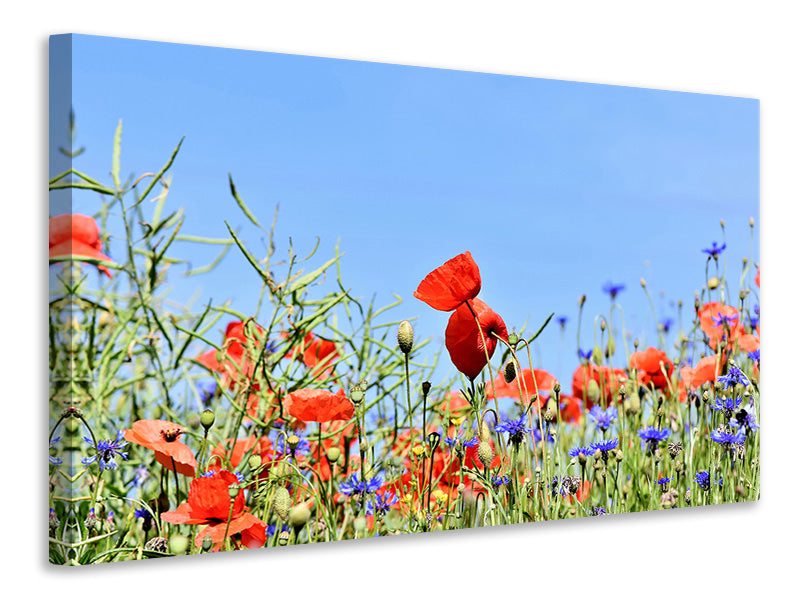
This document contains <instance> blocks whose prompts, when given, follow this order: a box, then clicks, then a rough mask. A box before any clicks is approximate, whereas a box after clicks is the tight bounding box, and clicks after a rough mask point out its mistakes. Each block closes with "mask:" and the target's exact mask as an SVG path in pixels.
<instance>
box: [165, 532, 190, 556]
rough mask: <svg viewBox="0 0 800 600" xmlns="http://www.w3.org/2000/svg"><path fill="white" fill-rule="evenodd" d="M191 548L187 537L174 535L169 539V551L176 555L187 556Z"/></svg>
mask: <svg viewBox="0 0 800 600" xmlns="http://www.w3.org/2000/svg"><path fill="white" fill-rule="evenodd" d="M188 548H189V538H187V537H186V536H185V535H173V536H172V537H171V538H169V551H170V552H172V553H173V554H175V555H179V554H185V553H186V550H187V549H188Z"/></svg>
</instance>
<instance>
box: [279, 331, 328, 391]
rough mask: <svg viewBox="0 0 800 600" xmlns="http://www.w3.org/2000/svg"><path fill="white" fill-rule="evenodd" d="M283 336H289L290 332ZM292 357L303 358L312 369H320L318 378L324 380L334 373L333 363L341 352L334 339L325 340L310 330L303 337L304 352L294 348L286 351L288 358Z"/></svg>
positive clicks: (304, 362) (305, 363)
mask: <svg viewBox="0 0 800 600" xmlns="http://www.w3.org/2000/svg"><path fill="white" fill-rule="evenodd" d="M283 337H284V338H287V337H289V334H288V333H284V334H283ZM292 357H297V358H298V359H300V360H302V361H303V364H304V365H305V366H307V367H308V368H309V369H312V371H315V372H316V371H318V372H319V373H318V375H317V377H316V379H317V380H324V379H327V378H328V377H330V376H331V375H332V374H333V363H334V362H335V361H336V359H337V358H338V357H339V352H338V350H337V349H336V344H334V343H333V342H332V341H330V340H323V339H322V338H318V337H317V336H315V335H314V334H313V333H311V332H309V333H307V334H306V336H305V338H303V353H302V354H300V353H299V352H298V351H297V350H296V349H294V348H293V349H292V350H290V351H289V352H287V353H286V358H292Z"/></svg>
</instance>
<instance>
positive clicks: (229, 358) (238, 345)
mask: <svg viewBox="0 0 800 600" xmlns="http://www.w3.org/2000/svg"><path fill="white" fill-rule="evenodd" d="M254 326H255V330H256V331H257V333H258V335H261V334H263V333H264V330H263V329H262V328H261V327H260V326H259V325H255V324H254ZM250 339H251V342H250V343H252V344H253V345H254V346H256V347H257V346H258V341H257V339H256V340H253V339H252V338H250ZM247 344H248V337H247V335H246V334H245V327H244V323H243V322H242V321H231V322H230V323H228V326H227V327H226V328H225V338H224V341H223V343H222V350H221V351H220V352H218V351H217V350H209V351H208V352H204V353H203V354H201V355H200V356H198V357H197V362H199V363H200V364H201V365H203V366H204V367H206V368H207V369H208V370H210V371H216V372H217V373H222V374H223V376H224V377H223V378H224V380H225V381H227V382H228V383H229V385H233V384H234V383H236V381H238V380H240V379H242V378H249V377H250V376H251V375H252V374H253V370H254V368H255V366H254V364H253V361H252V360H251V359H250V357H249V355H248V352H247ZM220 355H221V357H220ZM254 389H257V388H256V387H254Z"/></svg>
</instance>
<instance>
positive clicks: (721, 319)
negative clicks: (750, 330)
mask: <svg viewBox="0 0 800 600" xmlns="http://www.w3.org/2000/svg"><path fill="white" fill-rule="evenodd" d="M711 320H712V321H714V325H715V326H716V327H722V326H723V325H727V326H728V327H729V328H732V327H734V326H735V325H736V322H737V321H738V320H739V317H738V316H736V315H723V314H722V313H717V316H716V317H715V316H713V315H712V317H711Z"/></svg>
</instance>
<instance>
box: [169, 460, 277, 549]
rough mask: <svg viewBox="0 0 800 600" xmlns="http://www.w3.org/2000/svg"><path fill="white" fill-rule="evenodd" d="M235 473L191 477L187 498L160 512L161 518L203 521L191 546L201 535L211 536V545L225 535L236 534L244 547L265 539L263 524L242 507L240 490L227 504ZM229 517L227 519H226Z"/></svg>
mask: <svg viewBox="0 0 800 600" xmlns="http://www.w3.org/2000/svg"><path fill="white" fill-rule="evenodd" d="M238 483H239V482H238V480H237V479H236V475H234V474H233V473H231V472H230V471H217V472H215V473H213V474H212V475H209V476H208V477H200V478H198V479H195V480H193V481H192V483H191V486H190V487H189V500H188V501H187V502H184V503H183V504H181V505H180V506H179V507H178V508H177V509H175V510H174V511H170V512H164V513H161V520H162V521H165V522H167V523H173V524H176V525H179V524H186V525H207V527H205V528H203V529H201V530H200V531H199V532H198V533H197V536H196V537H195V540H194V543H195V546H198V547H200V546H202V545H203V538H205V537H206V536H210V537H211V543H212V544H214V546H213V547H214V548H215V549H219V548H220V547H221V546H222V544H223V542H224V541H225V537H226V535H225V534H226V532H227V537H232V536H234V535H236V534H239V536H240V537H241V543H242V545H244V546H245V547H246V548H258V547H260V546H263V545H264V544H265V543H266V541H267V537H266V527H267V526H266V524H265V523H264V522H263V521H261V519H259V518H257V517H255V516H253V515H252V514H250V513H249V512H247V511H246V510H245V507H244V491H242V490H239V493H238V495H237V496H236V498H235V499H234V501H233V507H231V497H230V495H229V493H228V489H229V487H230V486H231V485H238ZM229 517H230V522H228V519H229Z"/></svg>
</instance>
